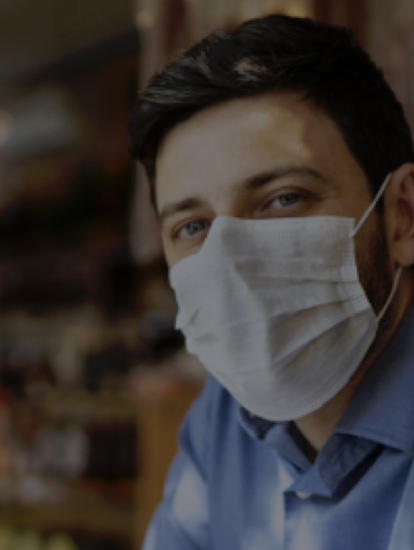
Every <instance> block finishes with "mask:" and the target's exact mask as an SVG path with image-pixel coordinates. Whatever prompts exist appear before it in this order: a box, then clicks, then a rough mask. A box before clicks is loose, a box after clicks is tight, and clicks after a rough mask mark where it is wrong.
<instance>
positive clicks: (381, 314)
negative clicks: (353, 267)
mask: <svg viewBox="0 0 414 550" xmlns="http://www.w3.org/2000/svg"><path fill="white" fill-rule="evenodd" d="M391 176H392V172H390V173H389V174H388V175H387V177H386V178H385V180H384V181H383V183H382V185H381V187H380V188H379V190H378V193H377V194H376V195H375V198H374V200H373V201H372V202H371V204H370V205H369V206H368V208H367V209H366V210H365V212H364V214H363V215H362V217H361V219H360V220H359V222H358V223H357V224H356V226H355V227H354V229H353V230H352V231H351V237H355V235H356V234H357V233H358V231H359V230H360V229H361V227H362V225H363V224H364V223H365V221H366V219H367V218H368V216H369V215H370V214H371V212H372V211H373V210H374V208H375V207H376V206H377V203H378V201H379V200H380V198H381V197H382V195H383V193H384V191H385V189H386V188H387V185H388V184H389V182H390V179H391ZM401 273H402V266H398V268H397V272H396V274H395V277H394V281H393V283H392V287H391V291H390V293H389V295H388V298H387V301H386V302H385V304H384V305H383V306H382V309H381V311H380V312H379V313H378V315H377V317H376V320H377V323H379V322H380V321H381V319H382V318H383V317H384V315H385V312H386V311H387V309H388V308H389V307H390V304H391V302H392V299H393V298H394V294H395V292H396V290H397V287H398V283H399V282H400V278H401Z"/></svg>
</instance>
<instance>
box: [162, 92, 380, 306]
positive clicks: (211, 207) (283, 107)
mask: <svg viewBox="0 0 414 550" xmlns="http://www.w3.org/2000/svg"><path fill="white" fill-rule="evenodd" d="M378 183H381V182H378ZM155 186H156V199H157V205H158V211H159V214H160V220H161V228H162V238H163V244H164V249H165V254H166V258H167V262H168V264H169V266H170V267H171V266H173V265H174V264H176V263H177V262H179V261H180V260H182V259H183V258H185V257H186V256H189V255H191V254H195V253H197V251H198V250H199V249H200V247H201V246H202V244H203V241H204V239H205V238H206V236H207V234H208V231H209V228H210V226H211V224H212V223H213V221H214V218H215V217H216V216H221V215H226V216H233V217H240V218H254V219H264V218H284V217H302V216H315V215H336V216H347V217H352V218H355V219H356V220H359V218H360V217H361V216H362V214H363V213H364V211H365V210H366V209H367V207H368V206H369V204H370V202H371V201H372V194H371V191H370V188H369V185H368V181H367V178H366V176H365V174H364V172H363V170H362V168H361V167H360V166H359V164H358V163H357V161H356V160H355V158H354V157H353V156H352V155H351V153H350V151H349V149H348V147H347V145H346V144H345V142H344V139H343V137H342V135H341V133H340V131H339V129H338V128H337V126H336V124H335V123H334V122H333V121H332V120H331V119H330V118H329V117H328V116H327V115H326V114H325V113H324V112H323V111H321V110H319V109H317V108H316V107H315V106H313V105H312V104H310V103H309V102H306V101H303V100H301V99H300V98H299V97H298V96H295V95H293V94H279V95H266V96H260V97H258V98H249V99H241V100H234V101H229V102H227V103H223V104H219V105H217V106H214V107H210V108H207V109H205V110H203V111H200V112H199V113H197V114H195V115H194V116H193V117H191V118H190V119H189V120H187V121H185V122H183V123H181V124H179V125H178V126H177V127H175V128H174V129H172V130H171V131H170V132H169V133H168V134H167V136H166V137H165V139H164V141H163V142H162V143H161V147H160V149H159V153H158V157H157V162H156V180H155ZM355 242H356V251H357V262H358V267H359V273H360V278H361V282H362V284H363V286H364V288H365V289H366V291H367V294H368V297H369V299H370V300H371V302H372V303H373V306H374V309H376V310H378V309H379V308H380V307H381V305H382V304H383V303H384V301H385V299H386V293H387V292H388V291H389V275H388V271H389V265H388V257H387V253H386V245H385V239H384V238H383V232H382V226H381V223H380V220H379V219H378V215H377V214H376V213H373V214H371V215H370V216H369V218H368V219H367V221H366V222H365V224H364V225H363V226H362V228H361V229H360V231H359V232H358V234H357V236H356V238H355ZM378 258H382V259H383V260H385V261H383V262H382V263H383V266H382V268H380V271H382V273H378V267H379V266H378V265H377V266H376V268H375V269H374V262H375V261H378ZM378 277H379V278H380V279H383V284H379V285H378V284H377V282H378ZM373 280H375V281H376V283H375V284H374V287H375V291H374V290H372V291H371V290H370V287H371V286H372V282H373ZM374 287H373V288H374Z"/></svg>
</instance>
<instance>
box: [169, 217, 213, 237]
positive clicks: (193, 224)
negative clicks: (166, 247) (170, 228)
mask: <svg viewBox="0 0 414 550" xmlns="http://www.w3.org/2000/svg"><path fill="white" fill-rule="evenodd" d="M208 227H209V224H208V222H207V221H205V220H190V221H188V222H186V223H184V224H182V225H180V226H179V227H178V228H177V229H176V230H175V231H174V232H173V237H174V239H194V238H195V237H197V236H199V235H200V234H201V233H203V232H204V231H206V230H207V229H208Z"/></svg>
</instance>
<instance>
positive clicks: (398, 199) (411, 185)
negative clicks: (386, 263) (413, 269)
mask: <svg viewBox="0 0 414 550" xmlns="http://www.w3.org/2000/svg"><path fill="white" fill-rule="evenodd" d="M384 215H385V226H386V228H387V237H388V246H389V250H390V254H391V258H392V259H393V261H394V262H395V263H396V264H397V265H401V266H404V267H406V266H410V265H413V264H414V163H406V164H403V165H402V166H400V167H399V168H398V169H397V170H395V172H393V174H392V177H391V180H390V182H389V184H388V187H387V189H386V191H385V194H384Z"/></svg>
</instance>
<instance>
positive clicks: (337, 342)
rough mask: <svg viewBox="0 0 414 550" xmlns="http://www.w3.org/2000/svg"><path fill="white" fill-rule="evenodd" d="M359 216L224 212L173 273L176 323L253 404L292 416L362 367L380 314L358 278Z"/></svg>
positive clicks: (192, 348)
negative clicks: (234, 215) (245, 216)
mask: <svg viewBox="0 0 414 550" xmlns="http://www.w3.org/2000/svg"><path fill="white" fill-rule="evenodd" d="M387 183H388V178H387V180H386V181H385V182H384V184H383V186H382V187H381V189H380V191H379V193H378V195H377V197H376V199H375V200H374V202H373V203H372V204H371V206H370V208H369V209H368V210H367V212H366V213H365V214H364V216H363V218H362V219H361V220H360V222H359V224H358V226H357V227H356V228H355V229H354V220H353V219H352V218H343V217H338V216H323V217H321V216H315V217H305V218H284V219H266V220H250V219H239V218H229V217H224V216H220V217H217V218H216V219H215V220H214V223H213V224H212V226H211V228H210V232H209V234H208V236H207V238H206V240H205V242H204V244H203V246H202V248H201V250H200V251H199V252H198V253H197V254H195V255H192V256H189V257H187V258H185V259H184V260H182V261H180V262H179V263H178V264H176V265H175V266H174V267H173V268H172V269H171V271H170V283H171V286H172V287H173V289H174V290H175V293H176V297H177V301H178V305H179V313H178V316H177V322H176V326H177V328H179V329H181V330H182V332H183V333H184V335H185V337H186V344H187V349H188V351H189V352H190V353H193V354H194V355H196V356H197V357H198V358H199V359H200V361H201V362H202V363H203V364H204V366H205V367H206V368H207V370H208V371H209V372H211V373H212V374H213V375H214V376H215V377H216V378H217V379H218V380H219V381H220V382H221V384H222V385H223V386H224V387H225V388H227V389H228V390H229V392H230V393H231V394H232V395H233V396H234V397H235V399H237V400H238V401H239V403H241V404H242V405H243V406H244V407H245V408H246V409H247V410H249V411H250V412H252V413H254V414H256V415H259V416H261V417H262V418H266V419H268V420H274V421H282V420H293V419H295V418H299V417H301V416H304V415H306V414H308V413H310V412H312V411H315V410H316V409H318V408H319V407H321V406H322V405H323V404H324V403H326V402H327V401H328V400H329V399H330V398H332V397H333V396H334V395H335V394H336V393H337V392H338V391H339V390H341V389H342V388H343V387H344V386H345V384H346V383H347V382H348V381H349V379H350V378H351V376H352V375H353V374H354V372H355V371H356V369H357V368H358V366H359V364H360V362H361V361H362V359H363V358H364V356H365V354H366V352H367V350H368V348H369V346H370V345H371V343H372V342H373V340H374V337H375V334H376V332H377V328H378V321H379V319H380V317H382V315H383V314H384V312H385V310H386V308H387V307H388V306H389V303H390V302H391V299H392V296H393V294H394V292H395V289H396V287H397V284H398V279H399V274H400V271H399V272H398V274H397V276H396V277H395V280H394V285H393V289H392V290H391V293H390V296H389V298H388V300H387V303H386V304H385V305H384V307H383V310H382V311H381V313H380V314H379V315H378V316H377V317H376V316H375V313H374V311H373V309H372V307H371V305H370V303H369V302H368V300H367V298H366V295H365V292H364V290H363V288H362V287H361V285H360V283H359V279H358V271H357V266H356V260H355V250H354V240H353V237H354V235H355V233H356V231H357V230H358V229H359V228H360V227H361V225H362V223H363V222H364V221H365V219H366V217H367V216H368V215H369V213H370V212H371V211H372V209H373V208H374V207H375V204H376V202H377V201H378V199H379V197H380V196H381V194H382V192H383V190H384V189H385V186H386V184H387Z"/></svg>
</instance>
